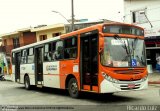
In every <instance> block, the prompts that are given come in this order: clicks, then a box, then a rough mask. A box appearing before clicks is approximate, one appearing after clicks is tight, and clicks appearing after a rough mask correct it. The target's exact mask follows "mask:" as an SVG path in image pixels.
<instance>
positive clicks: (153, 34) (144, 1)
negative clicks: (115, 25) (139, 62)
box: [124, 0, 160, 69]
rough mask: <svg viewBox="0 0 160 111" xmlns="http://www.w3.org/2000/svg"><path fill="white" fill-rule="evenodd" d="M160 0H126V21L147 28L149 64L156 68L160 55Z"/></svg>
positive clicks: (146, 39)
mask: <svg viewBox="0 0 160 111" xmlns="http://www.w3.org/2000/svg"><path fill="white" fill-rule="evenodd" d="M159 4H160V0H124V22H125V23H131V24H135V25H138V26H141V27H143V28H144V30H145V44H146V53H147V64H148V65H151V66H152V67H153V68H154V69H155V67H156V57H158V56H160V5H159Z"/></svg>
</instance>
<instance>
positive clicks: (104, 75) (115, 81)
mask: <svg viewBox="0 0 160 111" xmlns="http://www.w3.org/2000/svg"><path fill="white" fill-rule="evenodd" d="M102 76H103V77H104V78H105V79H106V80H108V81H110V82H113V83H118V82H119V81H118V80H117V79H114V78H112V77H111V76H109V75H107V74H106V73H104V72H103V73H102Z"/></svg>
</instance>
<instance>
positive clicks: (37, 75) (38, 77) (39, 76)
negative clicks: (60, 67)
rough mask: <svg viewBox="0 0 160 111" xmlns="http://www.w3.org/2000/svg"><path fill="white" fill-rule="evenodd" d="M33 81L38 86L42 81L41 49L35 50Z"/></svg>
mask: <svg viewBox="0 0 160 111" xmlns="http://www.w3.org/2000/svg"><path fill="white" fill-rule="evenodd" d="M35 81H36V84H39V85H41V84H42V81H43V47H38V48H35Z"/></svg>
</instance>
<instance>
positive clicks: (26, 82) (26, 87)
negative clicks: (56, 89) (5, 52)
mask: <svg viewBox="0 0 160 111" xmlns="http://www.w3.org/2000/svg"><path fill="white" fill-rule="evenodd" d="M24 86H25V89H27V90H29V89H30V88H31V86H30V80H29V77H28V76H25V79H24Z"/></svg>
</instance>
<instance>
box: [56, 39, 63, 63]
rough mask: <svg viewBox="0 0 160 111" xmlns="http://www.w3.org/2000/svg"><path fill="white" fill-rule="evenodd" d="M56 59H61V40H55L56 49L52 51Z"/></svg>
mask: <svg viewBox="0 0 160 111" xmlns="http://www.w3.org/2000/svg"><path fill="white" fill-rule="evenodd" d="M54 58H55V59H56V60H59V59H63V41H57V42H56V51H55V52H54Z"/></svg>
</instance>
